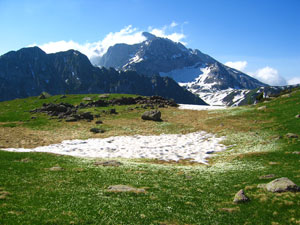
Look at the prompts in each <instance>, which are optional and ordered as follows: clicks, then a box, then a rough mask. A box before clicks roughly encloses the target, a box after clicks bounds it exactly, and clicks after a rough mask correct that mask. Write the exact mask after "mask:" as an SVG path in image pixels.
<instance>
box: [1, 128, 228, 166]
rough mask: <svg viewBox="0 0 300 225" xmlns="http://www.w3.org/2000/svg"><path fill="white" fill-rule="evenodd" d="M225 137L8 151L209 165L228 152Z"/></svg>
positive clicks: (129, 139)
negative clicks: (214, 156)
mask: <svg viewBox="0 0 300 225" xmlns="http://www.w3.org/2000/svg"><path fill="white" fill-rule="evenodd" d="M223 140H224V137H216V136H215V135H213V134H209V133H206V132H204V131H200V132H195V133H189V134H185V135H183V134H161V135H156V136H141V135H134V136H115V137H109V138H94V139H87V140H66V141H63V142H62V143H60V144H53V145H49V146H42V147H37V148H33V149H25V148H7V149H3V150H5V151H11V152H48V153H55V154H61V155H70V156H77V157H93V158H132V159H139V158H147V159H158V160H164V161H179V160H184V159H189V160H191V161H193V162H198V163H205V164H206V163H207V160H206V159H207V158H208V157H209V156H210V155H211V154H212V153H214V152H220V151H223V150H225V149H226V147H225V146H224V145H223V144H220V142H221V141H223Z"/></svg>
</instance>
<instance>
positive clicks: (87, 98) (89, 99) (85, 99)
mask: <svg viewBox="0 0 300 225" xmlns="http://www.w3.org/2000/svg"><path fill="white" fill-rule="evenodd" d="M82 100H83V101H92V98H90V97H84V98H83V99H82Z"/></svg>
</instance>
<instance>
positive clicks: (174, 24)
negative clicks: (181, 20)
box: [170, 21, 178, 27]
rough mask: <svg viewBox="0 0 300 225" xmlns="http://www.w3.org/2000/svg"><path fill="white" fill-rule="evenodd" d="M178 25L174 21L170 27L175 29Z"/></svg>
mask: <svg viewBox="0 0 300 225" xmlns="http://www.w3.org/2000/svg"><path fill="white" fill-rule="evenodd" d="M177 25H178V24H177V23H175V22H174V21H173V22H172V23H171V24H170V27H176V26H177Z"/></svg>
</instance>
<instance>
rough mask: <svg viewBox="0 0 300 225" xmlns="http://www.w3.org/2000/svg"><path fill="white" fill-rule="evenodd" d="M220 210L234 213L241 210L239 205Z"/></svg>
mask: <svg viewBox="0 0 300 225" xmlns="http://www.w3.org/2000/svg"><path fill="white" fill-rule="evenodd" d="M219 210H220V211H224V212H229V213H233V212H237V211H240V208H239V207H234V208H220V209H219Z"/></svg>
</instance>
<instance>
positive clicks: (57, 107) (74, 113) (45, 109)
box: [30, 96, 178, 122]
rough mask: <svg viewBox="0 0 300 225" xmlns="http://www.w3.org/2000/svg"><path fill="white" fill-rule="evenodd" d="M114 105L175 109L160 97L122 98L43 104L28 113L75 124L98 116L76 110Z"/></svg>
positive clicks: (113, 110) (172, 104)
mask: <svg viewBox="0 0 300 225" xmlns="http://www.w3.org/2000/svg"><path fill="white" fill-rule="evenodd" d="M114 105H141V108H153V109H154V108H155V107H157V108H161V107H168V106H172V107H177V106H178V105H177V103H176V102H175V101H174V100H168V99H165V98H163V97H160V96H151V97H148V98H147V97H141V96H139V97H122V98H118V99H111V100H104V99H99V100H95V101H92V100H89V101H88V102H87V103H84V102H81V103H80V104H79V105H76V106H74V105H72V104H69V103H57V104H55V103H44V104H43V106H42V107H41V108H37V109H34V110H32V111H30V112H31V113H46V114H47V115H49V116H52V117H57V118H58V119H65V121H66V122H75V121H78V120H87V121H92V120H93V119H94V118H95V117H96V118H98V117H99V115H93V114H92V113H90V112H84V113H79V112H78V109H84V108H91V107H106V106H114ZM103 112H105V113H109V114H117V113H118V112H117V111H116V109H114V108H112V109H109V110H108V111H105V110H103Z"/></svg>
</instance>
